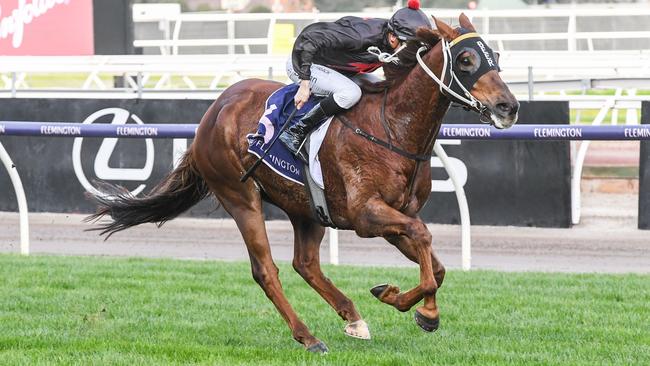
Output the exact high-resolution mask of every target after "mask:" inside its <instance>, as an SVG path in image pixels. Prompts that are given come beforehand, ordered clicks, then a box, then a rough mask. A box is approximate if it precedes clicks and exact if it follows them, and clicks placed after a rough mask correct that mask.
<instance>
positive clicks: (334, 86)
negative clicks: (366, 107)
mask: <svg viewBox="0 0 650 366" xmlns="http://www.w3.org/2000/svg"><path fill="white" fill-rule="evenodd" d="M287 75H288V76H289V79H291V81H293V82H294V83H298V82H300V78H299V77H298V74H297V73H296V72H295V71H294V69H293V62H292V60H291V57H289V60H288V61H287ZM360 79H366V80H368V81H371V82H377V81H379V80H381V79H380V78H379V77H377V76H375V75H373V74H358V75H355V76H353V77H352V78H349V77H347V76H345V75H343V74H341V73H340V72H338V71H336V70H334V69H330V68H329V67H326V66H323V65H317V64H312V65H311V80H310V81H309V89H310V90H311V93H312V94H314V95H317V96H322V97H326V96H328V95H330V94H331V95H332V97H333V98H334V101H335V102H336V104H337V105H338V106H339V107H341V108H344V109H350V108H352V106H354V105H355V104H357V102H358V101H359V99H361V88H360V87H359V85H357V82H359V80H360Z"/></svg>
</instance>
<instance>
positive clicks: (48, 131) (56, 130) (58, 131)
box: [41, 125, 81, 136]
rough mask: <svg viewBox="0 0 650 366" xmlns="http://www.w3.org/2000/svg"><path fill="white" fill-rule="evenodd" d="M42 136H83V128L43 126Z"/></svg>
mask: <svg viewBox="0 0 650 366" xmlns="http://www.w3.org/2000/svg"><path fill="white" fill-rule="evenodd" d="M41 135H63V136H81V128H80V127H76V126H56V125H43V126H41Z"/></svg>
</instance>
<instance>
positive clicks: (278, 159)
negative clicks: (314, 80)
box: [247, 84, 335, 227]
mask: <svg viewBox="0 0 650 366" xmlns="http://www.w3.org/2000/svg"><path fill="white" fill-rule="evenodd" d="M298 87H299V86H298V85H297V84H290V85H286V86H284V87H282V88H280V89H278V90H276V91H275V92H274V93H273V94H271V96H269V98H268V99H267V100H266V105H265V107H264V113H263V114H262V117H261V118H260V121H259V124H258V127H257V131H256V132H255V133H251V134H249V135H248V136H247V139H248V152H249V153H251V154H253V155H255V156H257V157H258V158H260V157H263V160H262V163H264V164H265V165H266V166H268V167H269V168H271V170H272V171H273V172H275V173H276V174H278V175H280V176H281V177H283V178H285V179H288V180H290V181H292V182H294V183H297V184H300V185H303V186H305V188H306V190H307V193H308V195H309V198H310V199H309V202H310V205H311V209H312V211H313V212H314V215H315V216H316V218H317V219H318V221H319V222H320V224H321V225H323V226H329V227H335V225H334V223H333V222H332V220H331V218H330V214H329V210H328V207H327V201H326V198H325V190H324V187H323V182H322V173H321V171H320V161H319V160H318V150H319V149H320V145H321V143H322V141H323V138H324V137H325V132H327V127H329V122H330V121H329V120H327V119H325V120H323V121H321V122H320V124H319V125H320V127H317V128H315V129H314V130H312V132H310V133H309V135H308V136H307V138H306V140H305V142H304V143H303V146H302V150H303V152H304V154H305V156H309V159H308V161H309V162H308V163H305V162H303V161H302V160H301V159H300V158H298V157H296V156H294V155H293V154H292V153H291V152H290V151H289V150H288V149H287V148H286V147H285V146H284V144H282V143H280V142H278V141H277V138H276V137H277V135H279V134H280V133H281V131H282V130H283V128H288V127H289V126H291V125H293V124H295V123H297V122H298V121H299V120H300V119H301V118H302V117H303V116H304V115H305V114H306V113H307V112H308V111H309V110H311V108H313V107H314V106H315V105H316V104H317V103H318V102H319V101H320V100H321V99H322V98H320V97H316V96H312V97H310V98H309V100H308V101H307V103H305V104H304V106H303V107H302V108H301V109H300V110H297V111H296V110H295V106H294V102H293V99H294V96H295V95H296V92H297V91H298ZM290 117H291V118H290ZM289 118H290V120H289ZM323 122H326V123H323ZM286 123H289V126H286V127H284V125H285V124H286ZM312 137H314V138H312ZM267 149H268V152H266V151H267ZM310 163H311V167H310V166H309V165H310Z"/></svg>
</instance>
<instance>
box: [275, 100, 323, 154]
mask: <svg viewBox="0 0 650 366" xmlns="http://www.w3.org/2000/svg"><path fill="white" fill-rule="evenodd" d="M328 116H329V115H328V114H327V113H325V111H324V110H323V107H322V106H321V103H318V104H316V105H315V106H314V108H312V109H311V110H310V111H309V112H307V113H306V114H305V115H304V116H303V117H302V118H301V119H300V121H298V123H296V124H295V125H293V126H291V127H289V128H288V129H286V130H285V131H284V132H283V133H282V135H280V141H282V143H283V144H284V145H285V146H286V147H287V148H288V149H289V151H291V153H292V154H294V155H296V156H298V157H299V158H301V159H302V160H305V161H306V160H307V159H306V156H302V154H301V153H300V151H299V150H300V148H301V145H302V143H303V141H304V140H305V137H307V134H308V133H309V132H310V131H311V130H313V129H314V127H316V125H318V123H319V122H320V121H322V120H323V119H325V117H328ZM287 122H288V121H287Z"/></svg>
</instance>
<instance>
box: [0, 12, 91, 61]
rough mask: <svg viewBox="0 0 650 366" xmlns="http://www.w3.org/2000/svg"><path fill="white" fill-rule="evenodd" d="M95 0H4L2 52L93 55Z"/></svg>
mask: <svg viewBox="0 0 650 366" xmlns="http://www.w3.org/2000/svg"><path fill="white" fill-rule="evenodd" d="M93 53H94V39H93V2H92V0H0V55H5V56H63V55H92V54H93Z"/></svg>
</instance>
